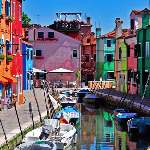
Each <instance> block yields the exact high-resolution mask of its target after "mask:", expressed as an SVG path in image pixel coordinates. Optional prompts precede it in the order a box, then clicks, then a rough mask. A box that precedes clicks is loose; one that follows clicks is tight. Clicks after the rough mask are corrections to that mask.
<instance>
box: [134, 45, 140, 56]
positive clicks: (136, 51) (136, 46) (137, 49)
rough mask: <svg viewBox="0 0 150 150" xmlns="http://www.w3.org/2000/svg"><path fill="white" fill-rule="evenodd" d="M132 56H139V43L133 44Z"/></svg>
mask: <svg viewBox="0 0 150 150" xmlns="http://www.w3.org/2000/svg"><path fill="white" fill-rule="evenodd" d="M134 57H141V44H140V43H139V44H138V45H137V44H135V45H134Z"/></svg>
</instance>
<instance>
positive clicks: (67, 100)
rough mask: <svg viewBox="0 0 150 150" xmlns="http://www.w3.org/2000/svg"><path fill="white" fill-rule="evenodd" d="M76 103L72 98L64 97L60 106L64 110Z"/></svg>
mask: <svg viewBox="0 0 150 150" xmlns="http://www.w3.org/2000/svg"><path fill="white" fill-rule="evenodd" d="M76 102H77V101H76V99H74V98H73V97H66V98H64V99H62V100H61V105H62V107H63V108H65V107H67V106H74V105H75V104H76Z"/></svg>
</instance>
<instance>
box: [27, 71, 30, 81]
mask: <svg viewBox="0 0 150 150" xmlns="http://www.w3.org/2000/svg"><path fill="white" fill-rule="evenodd" d="M27 80H30V73H29V72H27Z"/></svg>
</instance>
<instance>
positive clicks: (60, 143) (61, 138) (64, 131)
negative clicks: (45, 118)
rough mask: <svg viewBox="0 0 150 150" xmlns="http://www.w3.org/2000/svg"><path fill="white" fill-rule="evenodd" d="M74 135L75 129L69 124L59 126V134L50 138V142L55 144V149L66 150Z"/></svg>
mask: <svg viewBox="0 0 150 150" xmlns="http://www.w3.org/2000/svg"><path fill="white" fill-rule="evenodd" d="M75 133H76V128H75V127H73V126H72V125H70V124H63V123H61V124H60V133H58V134H56V135H54V136H52V137H51V138H50V140H51V141H53V142H54V143H56V145H57V149H66V148H67V147H69V146H70V144H71V142H72V140H73V138H74V135H75Z"/></svg>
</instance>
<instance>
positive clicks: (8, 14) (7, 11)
mask: <svg viewBox="0 0 150 150" xmlns="http://www.w3.org/2000/svg"><path fill="white" fill-rule="evenodd" d="M5 4H6V5H5V6H6V8H5V11H6V16H10V2H8V0H6V2H5Z"/></svg>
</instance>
